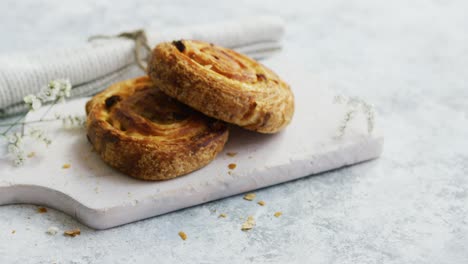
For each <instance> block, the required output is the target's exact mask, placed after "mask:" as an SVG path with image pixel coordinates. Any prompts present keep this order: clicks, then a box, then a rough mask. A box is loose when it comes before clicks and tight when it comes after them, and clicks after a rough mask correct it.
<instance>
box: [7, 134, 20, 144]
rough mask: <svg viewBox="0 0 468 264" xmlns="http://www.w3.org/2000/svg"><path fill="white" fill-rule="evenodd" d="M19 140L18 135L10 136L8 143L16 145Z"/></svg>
mask: <svg viewBox="0 0 468 264" xmlns="http://www.w3.org/2000/svg"><path fill="white" fill-rule="evenodd" d="M17 140H18V139H17V138H16V135H15V134H13V135H8V143H11V144H14V143H16V141H17Z"/></svg>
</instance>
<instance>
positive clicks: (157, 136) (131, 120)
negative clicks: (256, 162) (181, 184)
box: [86, 77, 228, 180]
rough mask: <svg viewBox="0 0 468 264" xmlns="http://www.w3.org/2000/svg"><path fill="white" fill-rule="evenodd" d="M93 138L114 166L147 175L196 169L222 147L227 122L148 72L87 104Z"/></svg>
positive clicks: (158, 177)
mask: <svg viewBox="0 0 468 264" xmlns="http://www.w3.org/2000/svg"><path fill="white" fill-rule="evenodd" d="M86 112H87V114H88V117H87V134H88V139H89V141H90V142H91V144H92V145H93V146H94V148H95V150H96V151H97V152H98V153H99V155H100V156H101V158H102V159H103V160H104V161H105V162H106V163H107V164H109V165H110V166H112V167H114V168H116V169H118V170H120V171H122V172H123V173H125V174H128V175H130V176H132V177H135V178H139V179H143V180H167V179H171V178H174V177H177V176H180V175H183V174H186V173H189V172H191V171H194V170H196V169H199V168H201V167H203V166H205V165H206V164H208V163H209V162H210V161H212V160H213V159H214V158H215V156H216V155H217V154H218V153H219V152H220V151H221V150H222V149H223V146H224V144H225V143H226V141H227V138H228V130H227V127H226V124H224V123H223V122H221V121H217V120H214V119H211V118H209V117H207V116H204V115H203V114H201V113H199V112H196V111H195V110H192V109H190V108H189V107H187V106H185V105H183V104H181V103H179V102H177V101H175V100H174V99H172V98H170V97H169V96H167V95H165V94H164V93H162V92H161V91H160V90H159V89H158V88H157V86H156V85H154V84H153V83H152V82H151V80H150V79H149V78H148V77H140V78H137V79H131V80H127V81H123V82H120V83H116V84H114V85H112V86H111V87H109V88H107V89H106V90H104V91H103V92H101V93H99V94H98V95H96V96H94V97H93V99H92V100H91V101H89V102H88V103H87V104H86Z"/></svg>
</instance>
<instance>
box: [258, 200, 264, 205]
mask: <svg viewBox="0 0 468 264" xmlns="http://www.w3.org/2000/svg"><path fill="white" fill-rule="evenodd" d="M257 204H258V205H260V206H264V205H265V201H259V202H258V203H257Z"/></svg>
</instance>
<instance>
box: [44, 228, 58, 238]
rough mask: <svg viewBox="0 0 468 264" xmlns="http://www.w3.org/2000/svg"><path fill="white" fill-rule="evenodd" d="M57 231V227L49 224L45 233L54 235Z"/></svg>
mask: <svg viewBox="0 0 468 264" xmlns="http://www.w3.org/2000/svg"><path fill="white" fill-rule="evenodd" d="M58 231H59V229H58V227H55V226H51V227H49V228H47V231H46V233H47V234H49V235H52V236H53V235H56V234H57V233H58Z"/></svg>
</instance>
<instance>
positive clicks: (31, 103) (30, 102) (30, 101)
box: [23, 94, 42, 110]
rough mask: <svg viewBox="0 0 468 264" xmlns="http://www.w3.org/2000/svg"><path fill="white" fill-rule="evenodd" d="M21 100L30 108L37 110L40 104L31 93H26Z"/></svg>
mask: <svg viewBox="0 0 468 264" xmlns="http://www.w3.org/2000/svg"><path fill="white" fill-rule="evenodd" d="M23 100H24V102H25V103H26V105H27V106H28V108H29V109H30V110H37V109H39V108H40V107H41V106H42V102H41V100H40V99H39V98H37V97H36V96H35V95H33V94H30V95H26V96H25V97H24V98H23Z"/></svg>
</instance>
